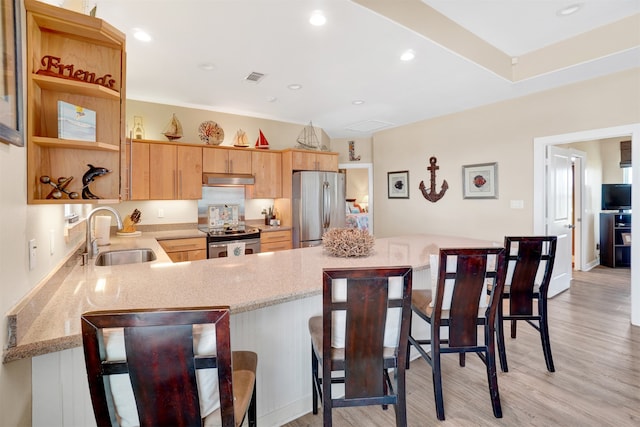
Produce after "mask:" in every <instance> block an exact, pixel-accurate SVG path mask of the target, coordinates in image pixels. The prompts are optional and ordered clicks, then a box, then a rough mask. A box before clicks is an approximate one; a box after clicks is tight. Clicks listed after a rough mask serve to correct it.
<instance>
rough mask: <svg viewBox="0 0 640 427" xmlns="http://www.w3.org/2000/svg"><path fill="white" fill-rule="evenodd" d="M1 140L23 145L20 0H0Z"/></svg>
mask: <svg viewBox="0 0 640 427" xmlns="http://www.w3.org/2000/svg"><path fill="white" fill-rule="evenodd" d="M0 8H1V9H0V20H1V21H2V29H0V31H2V38H0V50H1V52H0V58H2V61H0V64H1V65H0V67H1V69H0V141H2V142H5V143H8V144H13V145H17V146H19V147H23V146H24V136H23V129H22V93H23V88H22V54H21V52H22V44H21V41H20V0H0Z"/></svg>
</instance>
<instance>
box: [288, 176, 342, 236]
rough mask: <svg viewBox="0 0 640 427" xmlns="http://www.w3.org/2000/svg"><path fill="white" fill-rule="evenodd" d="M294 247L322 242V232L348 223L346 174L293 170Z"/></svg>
mask: <svg viewBox="0 0 640 427" xmlns="http://www.w3.org/2000/svg"><path fill="white" fill-rule="evenodd" d="M292 209H293V247H294V248H305V247H309V246H319V245H321V244H322V234H323V233H324V232H325V231H326V230H328V229H329V228H340V227H344V226H345V223H346V209H347V207H346V200H345V176H344V174H342V173H338V172H315V171H302V172H295V173H294V174H293V199H292Z"/></svg>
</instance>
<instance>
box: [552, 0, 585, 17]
mask: <svg viewBox="0 0 640 427" xmlns="http://www.w3.org/2000/svg"><path fill="white" fill-rule="evenodd" d="M581 8H582V4H580V3H576V4H572V5H570V6H567V7H563V8H562V9H560V10H558V12H556V14H557V15H558V16H569V15H573V14H574V13H576V12H577V11H579V10H580V9H581Z"/></svg>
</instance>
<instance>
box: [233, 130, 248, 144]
mask: <svg viewBox="0 0 640 427" xmlns="http://www.w3.org/2000/svg"><path fill="white" fill-rule="evenodd" d="M233 145H234V146H235V147H248V146H249V140H248V138H247V134H246V132H245V131H243V130H242V129H238V131H237V132H236V136H234V137H233Z"/></svg>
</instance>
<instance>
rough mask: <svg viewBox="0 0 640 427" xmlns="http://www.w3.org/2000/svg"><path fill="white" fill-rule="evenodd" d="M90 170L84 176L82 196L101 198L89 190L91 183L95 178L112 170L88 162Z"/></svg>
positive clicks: (84, 197) (85, 197)
mask: <svg viewBox="0 0 640 427" xmlns="http://www.w3.org/2000/svg"><path fill="white" fill-rule="evenodd" d="M87 166H89V170H88V171H87V172H86V173H85V174H84V175H83V176H82V184H83V186H82V198H83V199H100V197H99V196H96V195H95V194H93V193H92V192H91V190H89V184H91V183H92V182H93V180H94V179H96V178H98V177H100V176H102V175H106V174H108V173H109V172H111V171H110V170H109V169H107V168H103V167H96V166H93V165H91V164H88V165H87Z"/></svg>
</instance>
